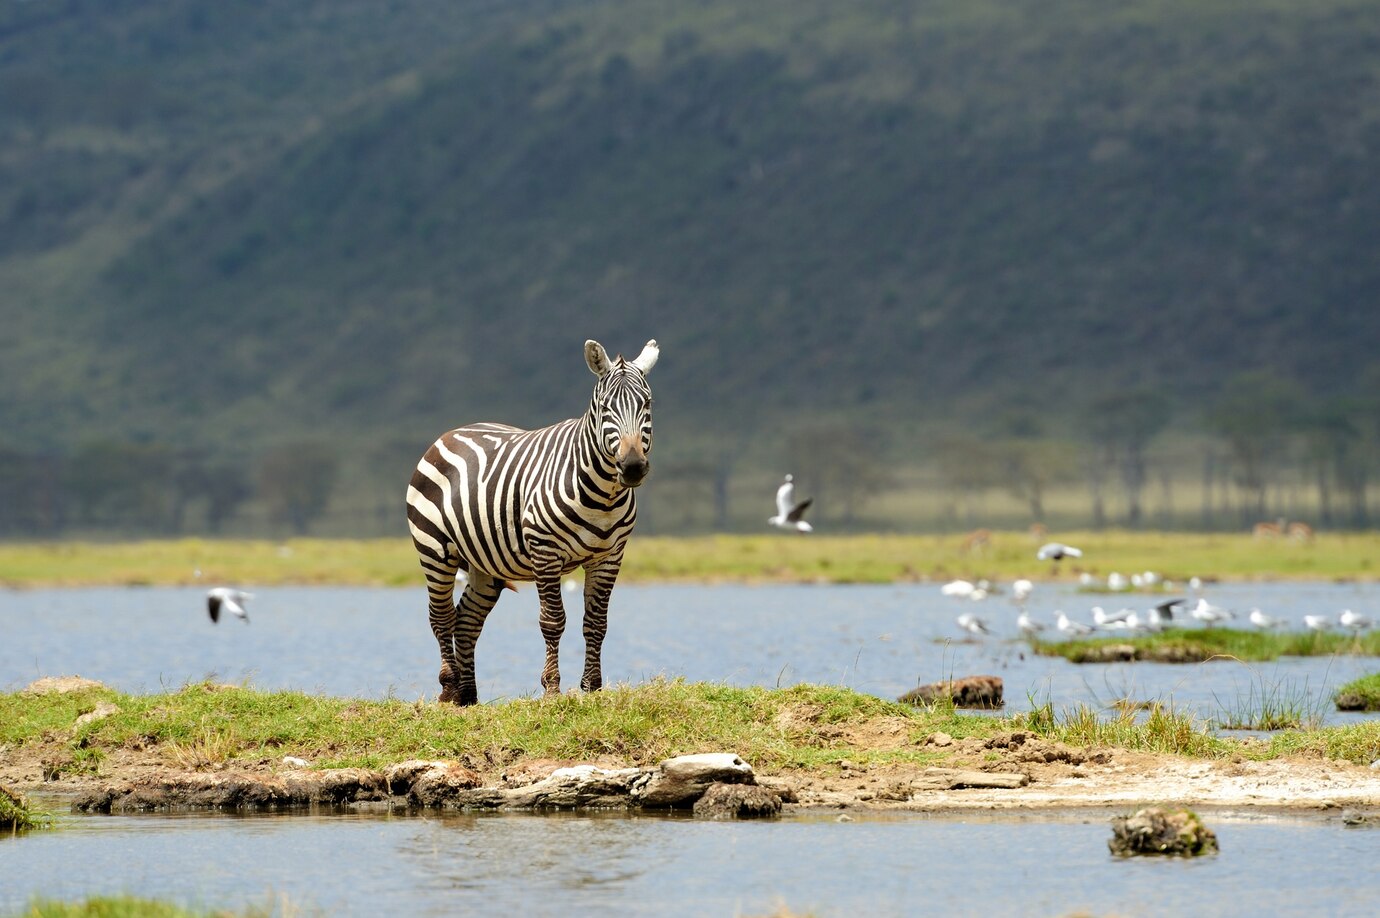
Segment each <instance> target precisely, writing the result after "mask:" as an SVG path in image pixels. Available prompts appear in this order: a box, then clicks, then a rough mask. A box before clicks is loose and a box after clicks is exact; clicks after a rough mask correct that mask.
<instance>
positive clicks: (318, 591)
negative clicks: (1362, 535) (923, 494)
mask: <svg viewBox="0 0 1380 918" xmlns="http://www.w3.org/2000/svg"><path fill="white" fill-rule="evenodd" d="M256 594H257V595H256V596H255V598H254V600H253V601H252V602H251V603H250V604H249V614H250V619H251V621H250V623H249V624H248V625H246V624H244V623H242V622H240V621H238V620H235V619H230V620H228V621H227V620H224V619H222V621H221V623H220V624H219V625H213V624H211V622H210V620H209V619H208V618H207V615H206V611H205V601H204V591H203V590H200V589H195V588H115V589H109V588H107V589H82V590H31V591H6V592H0V623H3V627H4V633H5V640H4V641H2V642H0V689H5V690H13V689H16V688H19V687H22V686H23V685H24V684H26V683H28V682H29V681H31V680H32V679H34V678H37V677H38V676H43V675H56V674H71V673H75V674H80V675H83V676H87V677H89V678H93V679H99V680H101V681H103V682H106V683H108V684H111V685H113V686H115V687H117V688H120V689H123V690H125V691H156V690H160V689H164V688H167V689H174V688H177V687H179V686H181V685H182V684H184V683H186V682H188V681H191V680H197V679H201V678H204V677H207V676H213V677H215V678H217V679H220V680H224V681H231V682H241V681H248V683H249V684H251V685H254V686H257V687H259V688H265V689H284V688H286V689H300V690H304V691H310V692H324V693H328V694H332V695H345V696H362V697H383V696H385V695H388V694H390V693H391V694H393V695H396V696H398V697H401V698H405V699H412V698H418V697H423V696H426V697H435V693H436V690H437V686H436V682H435V673H436V670H437V668H438V666H439V657H438V655H437V651H436V646H435V642H434V641H433V640H432V637H431V634H430V630H429V628H428V626H427V622H426V609H425V594H424V592H423V590H422V588H421V587H420V585H419V586H418V587H417V588H415V589H368V588H323V587H270V588H264V589H259V590H257V591H256ZM1209 598H1210V599H1211V600H1212V601H1213V602H1215V603H1217V604H1220V605H1223V606H1227V607H1229V608H1233V609H1236V610H1239V611H1241V612H1242V613H1244V611H1245V610H1247V609H1249V608H1251V607H1252V606H1259V607H1261V608H1263V609H1265V610H1266V611H1267V612H1269V613H1271V614H1273V615H1277V616H1281V617H1284V618H1286V619H1289V620H1291V621H1294V622H1298V621H1299V620H1300V619H1301V617H1302V615H1303V614H1304V613H1306V612H1324V613H1328V614H1330V615H1333V616H1335V615H1336V614H1337V612H1339V611H1340V610H1341V609H1343V608H1353V609H1356V610H1357V611H1362V612H1365V613H1367V614H1370V615H1372V616H1374V617H1377V618H1380V615H1377V613H1380V589H1378V588H1377V587H1376V586H1375V585H1373V584H1310V583H1303V584H1299V583H1267V584H1233V585H1222V586H1217V587H1213V588H1212V589H1211V591H1210V592H1209ZM1153 601H1154V600H1153V599H1151V598H1149V597H1135V596H1116V597H1108V596H1091V595H1082V594H1078V593H1076V592H1075V591H1074V590H1073V589H1072V588H1070V587H1056V586H1052V585H1044V584H1042V585H1040V586H1039V587H1037V589H1036V592H1035V594H1034V596H1033V597H1032V598H1031V599H1030V602H1029V608H1030V609H1031V611H1032V613H1033V614H1034V615H1035V617H1036V618H1038V619H1040V620H1043V621H1046V622H1051V623H1052V622H1053V619H1054V610H1055V609H1064V610H1065V611H1067V612H1069V613H1070V615H1072V616H1073V617H1074V618H1077V619H1081V620H1084V621H1086V620H1088V619H1089V617H1090V616H1089V613H1088V610H1089V609H1090V608H1091V607H1092V606H1093V605H1095V604H1101V605H1103V606H1106V607H1108V608H1116V607H1119V606H1120V605H1122V604H1128V605H1135V606H1137V607H1148V606H1149V605H1150V604H1151V603H1152V602H1153ZM577 602H578V594H577V595H570V594H567V597H566V605H567V609H568V610H569V613H568V614H569V615H570V619H569V624H568V625H567V629H566V636H565V640H564V642H563V644H562V658H561V659H562V663H563V666H562V668H563V670H564V673H565V686H566V687H567V688H570V687H573V686H574V685H576V684H578V680H579V673H580V670H581V668H582V658H583V652H584V650H583V641H582V638H581V636H580V626H579V618H578V614H577V613H576V612H575V606H576V603H577ZM537 611H538V605H537V597H536V591H535V590H534V589H532V588H531V587H530V586H528V585H523V588H522V592H521V593H519V594H517V595H512V594H506V595H505V596H504V598H503V600H502V601H501V602H500V603H499V605H498V607H497V609H496V610H495V611H494V613H493V614H492V615H491V616H490V618H489V621H488V623H487V625H486V627H485V630H484V633H483V636H482V637H481V638H480V641H479V647H478V651H477V656H478V669H479V691H480V697H481V699H483V700H485V701H489V700H494V699H496V698H504V697H520V696H526V695H531V694H534V693H535V691H536V689H537V684H538V676H539V673H540V670H541V665H542V652H543V651H542V648H543V645H542V640H541V635H540V632H539V630H538V627H537ZM964 611H975V612H977V613H978V614H980V615H982V616H984V617H985V618H987V619H988V620H989V621H990V622H991V623H992V625H993V628H994V629H995V631H996V634H995V635H994V636H993V637H991V638H988V639H985V640H983V641H981V642H976V643H965V642H964V641H963V638H964V637H965V635H964V633H963V632H961V631H960V630H959V629H958V628H957V626H956V625H955V624H954V621H953V620H954V617H955V616H956V615H958V614H959V613H960V612H964ZM1015 616H1016V610H1015V607H1014V606H1013V605H1012V604H1011V603H1010V602H1009V601H1007V600H1006V599H1004V598H1001V597H993V598H991V599H988V600H987V601H985V602H983V603H970V602H968V601H966V600H957V599H951V598H948V597H944V596H941V595H940V594H939V588H938V585H935V584H904V585H887V586H809V585H770V586H741V585H712V586H710V585H637V584H627V585H623V586H619V587H618V588H617V589H615V591H614V594H613V602H612V605H611V608H610V627H609V635H608V639H607V640H606V642H605V645H604V678H605V683H606V684H612V683H616V682H619V681H630V682H643V681H645V680H647V679H649V678H653V677H655V676H659V675H664V676H684V677H685V678H687V679H690V680H707V681H712V682H726V683H729V684H734V685H765V686H773V685H793V684H795V683H799V682H821V683H832V684H843V685H847V686H849V687H851V688H854V689H857V690H859V691H863V692H870V693H874V694H877V695H881V696H883V697H887V698H893V697H895V696H897V695H899V694H901V693H902V692H904V691H906V690H907V689H909V688H911V687H912V686H914V685H915V684H916V682H917V681H933V680H937V679H941V678H944V677H946V676H949V675H954V676H962V675H971V674H977V673H990V674H993V675H998V676H1001V677H1002V678H1003V679H1004V680H1005V686H1006V699H1007V709H1008V710H1013V711H1019V710H1025V709H1028V708H1029V707H1030V704H1031V700H1032V699H1033V700H1034V701H1035V702H1036V703H1042V702H1044V701H1047V700H1052V701H1053V702H1054V703H1055V704H1056V706H1060V707H1062V706H1066V705H1068V706H1071V705H1074V704H1078V703H1091V704H1105V703H1108V702H1110V701H1112V700H1114V699H1116V698H1119V697H1131V698H1134V699H1137V700H1161V701H1172V702H1173V703H1174V704H1175V705H1176V706H1178V707H1180V708H1182V709H1187V710H1191V711H1193V712H1195V713H1198V714H1200V715H1201V716H1203V717H1205V718H1207V717H1212V716H1214V715H1218V714H1220V713H1221V711H1222V709H1223V708H1224V707H1226V708H1232V707H1236V706H1239V705H1240V703H1241V700H1242V699H1244V698H1246V697H1247V696H1248V695H1249V694H1251V693H1252V692H1254V693H1255V694H1257V695H1259V694H1261V693H1262V692H1273V693H1276V695H1277V696H1278V697H1280V698H1283V699H1288V698H1292V697H1296V696H1306V697H1307V698H1308V699H1309V703H1310V704H1312V705H1316V708H1317V710H1318V713H1319V714H1320V715H1321V716H1323V717H1324V719H1325V721H1326V722H1328V723H1339V722H1347V721H1350V720H1355V719H1359V718H1363V717H1365V716H1367V715H1361V714H1339V713H1338V712H1336V711H1335V709H1334V708H1333V706H1332V704H1331V703H1330V696H1331V693H1332V690H1333V689H1334V688H1336V686H1338V685H1340V684H1342V683H1344V682H1347V681H1349V680H1351V679H1354V678H1356V677H1357V676H1360V675H1364V674H1366V673H1369V672H1375V671H1377V670H1380V660H1377V659H1375V658H1369V657H1350V656H1339V657H1334V658H1326V657H1317V658H1292V659H1283V660H1280V661H1278V662H1272V663H1259V664H1250V665H1246V664H1241V663H1236V662H1232V661H1227V660H1219V661H1212V662H1209V663H1204V664H1196V665H1172V664H1153V663H1135V664H1131V663H1117V664H1099V665H1081V666H1078V665H1074V664H1071V663H1068V662H1066V661H1063V660H1060V659H1054V658H1049V657H1036V656H1034V655H1033V654H1031V653H1030V652H1029V651H1028V649H1027V648H1026V647H1025V645H1024V644H1023V643H1021V642H1019V641H1016V640H1014V638H1015V634H1016V629H1015ZM1051 633H1052V629H1051ZM1370 716H1374V715H1370Z"/></svg>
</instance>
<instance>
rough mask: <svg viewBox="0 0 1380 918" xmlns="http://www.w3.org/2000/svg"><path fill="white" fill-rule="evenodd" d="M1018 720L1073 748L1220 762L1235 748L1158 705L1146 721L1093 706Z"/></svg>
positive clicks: (1045, 710) (1049, 709)
mask: <svg viewBox="0 0 1380 918" xmlns="http://www.w3.org/2000/svg"><path fill="white" fill-rule="evenodd" d="M1012 720H1013V722H1014V723H1015V724H1017V725H1018V726H1025V727H1028V728H1029V729H1031V730H1034V731H1035V732H1037V733H1039V734H1041V735H1042V736H1045V737H1047V738H1049V739H1053V740H1058V741H1059V742H1062V743H1068V744H1069V745H1071V746H1112V747H1116V748H1119V749H1134V750H1138V751H1142V752H1162V753H1171V754H1174V755H1187V756H1194V757H1200V758H1218V757H1221V756H1224V755H1229V754H1230V753H1231V751H1232V747H1233V745H1234V744H1233V743H1232V742H1231V741H1230V740H1226V739H1222V738H1220V737H1217V736H1214V735H1213V734H1212V733H1211V732H1209V730H1208V729H1207V725H1205V724H1202V723H1199V722H1197V721H1195V720H1194V719H1193V718H1192V717H1190V716H1188V715H1187V714H1184V713H1182V712H1180V711H1176V710H1175V709H1174V708H1173V707H1172V706H1167V705H1161V704H1159V703H1152V704H1151V705H1150V706H1149V709H1148V712H1147V713H1146V714H1145V715H1144V716H1143V717H1142V716H1140V715H1139V713H1138V712H1137V711H1135V710H1132V709H1130V708H1127V707H1122V708H1119V709H1117V710H1115V711H1114V712H1113V713H1112V715H1111V716H1110V717H1107V716H1103V715H1102V714H1100V713H1099V712H1098V711H1096V710H1094V709H1093V708H1090V707H1088V706H1087V705H1079V706H1078V707H1076V708H1071V709H1069V710H1066V711H1062V712H1056V711H1055V709H1054V705H1053V704H1052V703H1048V702H1047V703H1045V704H1043V705H1041V706H1039V707H1037V708H1035V709H1034V710H1032V711H1031V712H1030V713H1028V714H1017V715H1015V716H1014V717H1013V718H1012Z"/></svg>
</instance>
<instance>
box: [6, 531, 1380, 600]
mask: <svg viewBox="0 0 1380 918" xmlns="http://www.w3.org/2000/svg"><path fill="white" fill-rule="evenodd" d="M1059 537H1060V538H1061V539H1063V540H1064V541H1067V542H1069V543H1071V544H1075V545H1078V546H1080V547H1081V548H1083V549H1084V551H1085V555H1084V557H1083V558H1081V559H1078V560H1077V562H1076V563H1073V562H1065V563H1063V564H1062V565H1061V566H1058V567H1056V566H1054V565H1052V564H1050V563H1048V562H1041V561H1036V560H1035V548H1036V545H1035V543H1034V541H1033V540H1032V539H1031V537H1030V536H1029V535H1028V534H1026V533H1023V532H997V533H994V534H993V536H992V541H991V545H990V547H988V548H987V549H986V550H984V551H982V552H979V553H971V552H966V551H964V550H963V547H962V537H961V536H959V535H858V536H789V535H762V536H727V535H725V536H700V537H693V538H673V537H667V536H653V537H641V536H634V537H633V540H632V542H631V544H630V545H629V547H628V552H627V560H626V562H625V564H624V568H623V576H624V578H625V579H626V580H642V581H657V580H670V581H713V580H733V581H828V582H839V583H888V582H895V581H909V580H919V579H925V578H929V579H947V578H950V577H960V576H961V577H987V578H990V579H994V580H1009V579H1011V578H1014V577H1029V578H1032V579H1049V578H1056V577H1060V578H1071V577H1073V576H1074V575H1075V574H1076V573H1078V572H1080V571H1085V570H1086V571H1090V572H1092V573H1094V574H1097V575H1099V576H1103V577H1105V576H1106V575H1107V574H1108V573H1110V572H1112V571H1120V572H1122V573H1131V572H1135V571H1146V570H1152V571H1157V572H1159V573H1161V574H1162V575H1164V576H1165V577H1168V578H1171V579H1174V580H1180V581H1182V580H1186V579H1187V578H1188V577H1191V576H1195V575H1196V576H1199V577H1204V578H1219V579H1234V580H1235V579H1284V578H1294V579H1308V580H1338V579H1372V578H1374V577H1375V576H1376V574H1377V569H1376V568H1375V567H1374V566H1373V565H1374V564H1375V561H1376V559H1380V533H1349V534H1335V535H1334V534H1330V533H1328V534H1323V535H1320V536H1318V538H1317V539H1316V540H1315V541H1313V542H1311V543H1308V544H1296V543H1293V542H1288V541H1264V542H1262V541H1258V540H1255V539H1252V538H1250V537H1249V536H1247V535H1236V534H1202V533H1163V532H1123V531H1109V532H1098V533H1059ZM207 582H212V583H223V582H235V583H248V584H282V583H306V584H311V583H323V584H324V583H332V584H370V585H386V586H413V585H419V584H420V583H421V575H420V574H419V573H418V567H417V561H416V558H415V556H414V555H413V553H412V549H411V545H410V543H409V542H408V541H407V539H405V538H402V537H399V538H396V539H372V540H351V539H293V540H289V541H285V542H273V541H244V540H208V539H179V540H162V541H140V542H119V543H92V542H60V543H11V544H6V545H0V584H5V585H9V586H13V587H34V586H89V585H105V584H194V583H207Z"/></svg>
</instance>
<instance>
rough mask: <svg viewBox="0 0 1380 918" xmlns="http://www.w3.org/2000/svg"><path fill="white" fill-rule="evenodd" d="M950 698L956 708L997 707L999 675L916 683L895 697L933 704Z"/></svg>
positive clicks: (912, 701)
mask: <svg viewBox="0 0 1380 918" xmlns="http://www.w3.org/2000/svg"><path fill="white" fill-rule="evenodd" d="M946 699H947V700H950V701H952V702H953V705H954V707H956V708H999V707H1001V706H1002V705H1003V704H1004V703H1005V702H1004V701H1003V699H1002V681H1001V677H1000V676H964V677H963V678H961V679H946V680H944V681H943V682H931V683H929V684H927V685H917V686H916V687H915V688H913V689H911V690H910V691H909V692H906V693H905V694H904V695H902V696H901V697H900V698H898V699H896V700H897V701H900V702H902V703H904V704H934V703H935V702H936V701H944V700H946Z"/></svg>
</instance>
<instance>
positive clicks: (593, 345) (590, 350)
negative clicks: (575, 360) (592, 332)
mask: <svg viewBox="0 0 1380 918" xmlns="http://www.w3.org/2000/svg"><path fill="white" fill-rule="evenodd" d="M585 363H587V364H589V370H590V372H591V373H593V374H594V375H595V376H598V377H601V378H602V377H603V375H604V374H605V373H607V372H608V371H609V355H608V354H607V353H605V352H604V346H603V345H602V344H600V343H599V342H598V341H595V340H594V339H592V338H591V339H590V340H588V341H586V342H585Z"/></svg>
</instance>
